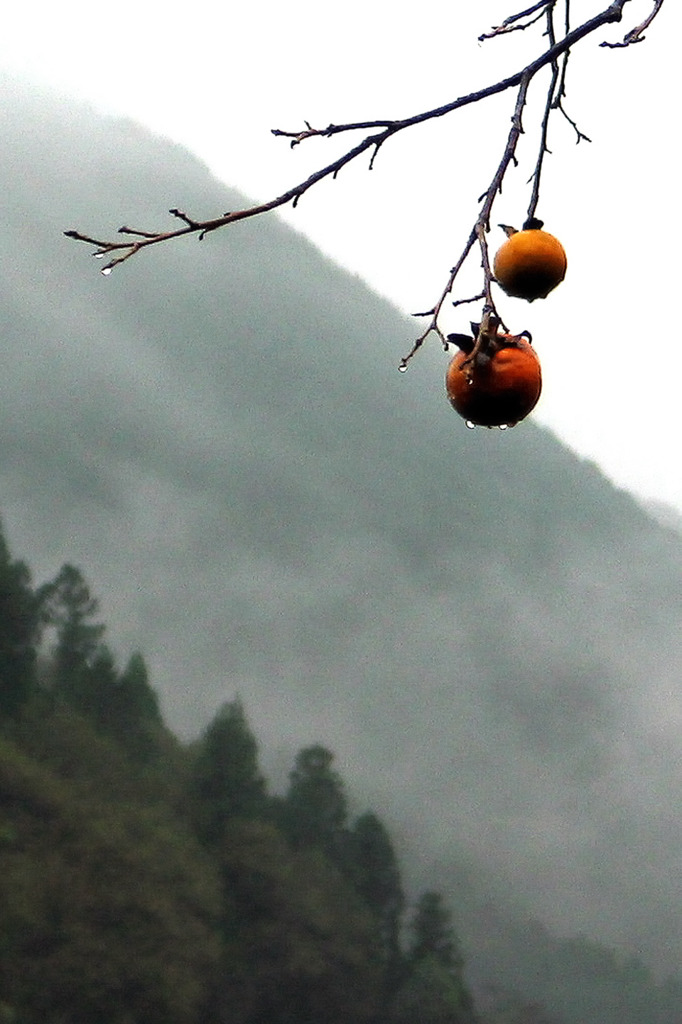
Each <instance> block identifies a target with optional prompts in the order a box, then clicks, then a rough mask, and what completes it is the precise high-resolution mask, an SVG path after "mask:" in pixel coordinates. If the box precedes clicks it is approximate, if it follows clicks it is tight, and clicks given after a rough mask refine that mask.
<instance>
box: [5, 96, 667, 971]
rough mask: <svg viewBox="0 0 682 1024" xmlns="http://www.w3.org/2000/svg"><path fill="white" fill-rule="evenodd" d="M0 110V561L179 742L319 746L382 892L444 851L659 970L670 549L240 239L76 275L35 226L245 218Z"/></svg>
mask: <svg viewBox="0 0 682 1024" xmlns="http://www.w3.org/2000/svg"><path fill="white" fill-rule="evenodd" d="M3 91H4V93H5V103H4V104H3V106H2V114H1V118H2V129H3V133H4V136H5V139H6V140H7V142H6V145H5V146H4V147H3V150H2V152H1V154H0V174H1V175H2V179H3V193H4V195H6V196H7V197H8V221H7V229H6V231H5V233H4V234H3V236H2V238H1V239H0V251H1V253H2V267H3V274H2V279H1V280H0V290H1V295H2V298H1V301H0V316H1V317H2V335H1V336H2V345H3V356H4V370H5V372H4V374H3V381H2V403H1V404H0V427H1V429H2V433H3V439H4V443H3V448H2V458H1V462H0V474H1V481H2V503H1V511H2V514H3V516H4V520H5V524H6V528H7V533H8V535H9V538H10V541H11V544H12V548H13V550H14V551H15V552H16V553H17V555H19V556H21V555H23V554H24V553H26V557H29V558H30V562H31V564H32V565H34V566H35V567H36V570H37V572H38V573H39V574H41V576H44V577H47V576H49V575H51V574H52V573H54V572H55V571H56V570H57V568H58V567H59V565H60V564H61V563H62V562H63V561H67V560H68V561H72V562H75V563H76V564H78V565H79V566H80V567H81V568H82V569H83V571H84V572H85V573H86V575H87V576H88V577H89V579H90V580H91V581H92V582H93V584H94V585H95V586H96V588H97V589H98V591H99V593H100V594H101V597H102V600H103V607H104V614H105V617H106V620H107V621H108V622H109V623H110V624H111V628H112V635H111V638H110V640H111V643H112V645H113V646H114V647H115V648H117V649H120V650H121V652H122V655H124V654H125V653H127V651H128V650H129V649H130V648H131V647H141V648H143V649H144V651H145V655H146V657H147V658H148V661H149V663H150V664H151V666H152V667H153V672H154V676H153V678H154V682H155V684H156V685H157V686H158V687H159V689H160V691H161V693H162V694H163V698H164V705H165V707H166V709H167V711H168V714H169V717H170V720H171V722H172V723H173V724H174V725H175V727H177V728H178V729H180V730H182V731H183V732H184V733H192V732H195V731H196V730H197V729H198V728H199V727H200V726H201V725H203V724H204V723H205V722H206V720H207V719H208V718H209V716H210V715H212V714H213V712H214V711H215V709H216V707H217V706H218V705H219V704H220V703H221V702H222V701H223V700H224V699H227V698H229V697H231V696H232V695H234V693H235V692H239V693H240V694H241V696H242V698H243V699H244V701H245V704H246V706H247V708H248V711H249V715H250V717H251V718H252V720H253V722H254V727H255V729H256V731H257V733H258V734H259V735H260V736H262V737H263V740H264V744H265V746H266V747H268V748H270V749H272V748H275V747H279V748H281V751H280V753H281V756H280V757H277V758H273V760H272V763H271V764H270V765H269V766H268V767H269V769H270V770H271V771H272V772H273V773H274V775H275V777H278V772H281V771H282V768H283V766H286V767H288V766H289V764H290V761H291V754H292V751H293V750H294V749H295V748H296V747H298V746H300V745H301V744H303V743H309V742H311V741H314V740H318V739H319V740H320V741H322V742H324V743H325V744H326V745H328V746H329V747H330V748H331V749H333V750H334V751H336V752H337V755H338V761H339V767H340V770H341V771H342V772H343V774H344V776H345V777H347V778H348V779H349V781H350V782H351V783H352V785H353V788H354V790H355V791H357V792H363V791H366V792H367V796H368V800H370V799H371V802H372V803H373V805H374V806H376V807H378V808H382V809H383V810H384V812H385V813H386V814H387V816H388V817H389V818H390V819H391V820H392V821H393V822H394V823H395V825H396V826H399V827H400V829H401V833H402V835H403V837H404V847H405V850H406V851H407V855H408V856H409V858H410V870H411V872H412V874H413V876H415V877H416V875H417V874H418V873H419V872H420V871H421V872H422V873H423V874H426V875H428V873H429V870H430V865H432V864H435V863H441V864H442V863H445V862H447V860H448V858H450V857H452V858H453V859H454V858H456V857H457V856H458V855H460V854H461V855H462V856H466V857H470V858H472V859H473V860H474V861H476V862H479V863H480V865H481V870H487V871H489V872H491V873H492V874H494V875H497V876H498V877H500V878H504V879H506V880H508V881H509V884H512V885H513V886H514V887H515V889H516V891H517V892H518V893H519V894H520V896H521V897H522V898H524V899H526V900H527V901H528V905H529V906H530V907H531V908H532V909H533V911H534V912H536V913H538V914H539V915H541V916H542V917H543V920H545V921H546V922H547V923H549V924H550V925H553V926H555V927H559V928H563V929H565V930H569V931H570V930H583V931H587V932H590V933H591V934H594V935H595V937H598V938H601V939H606V940H609V941H615V942H622V943H623V944H624V945H626V946H628V947H630V948H641V949H642V950H644V951H645V952H646V953H647V955H649V956H653V955H654V954H655V955H657V956H659V957H661V958H663V959H665V958H668V959H670V954H669V952H668V951H669V949H671V948H673V946H674V944H675V943H677V942H679V939H680V933H681V931H682V928H681V926H680V914H679V894H678V864H677V858H678V854H677V850H678V849H679V846H680V841H681V840H682V827H681V826H680V823H679V821H678V817H677V804H678V800H679V796H678V794H679V787H680V781H681V780H680V768H679V756H678V738H677V737H678V731H679V730H678V722H679V719H680V702H679V698H678V695H677V683H678V676H679V672H678V664H679V650H678V648H679V643H678V632H679V624H680V617H681V612H682V598H681V597H680V593H679V580H680V572H681V570H682V542H681V540H680V538H679V536H677V535H675V534H673V533H672V532H671V531H668V530H665V529H664V528H662V527H659V526H658V525H656V524H655V523H654V522H653V521H652V520H651V519H649V518H648V517H647V516H646V515H645V514H644V512H643V511H642V510H641V509H640V507H639V506H638V505H637V504H636V503H635V502H634V501H633V500H632V499H631V498H630V497H629V496H628V495H626V494H624V493H622V492H619V491H617V490H616V489H614V488H613V487H612V486H611V485H610V484H609V483H608V482H607V481H606V480H605V479H604V478H603V477H602V475H601V474H600V473H599V472H598V471H597V470H596V469H595V467H594V466H592V465H591V464H589V463H586V462H584V461H581V460H579V459H577V458H576V457H575V456H574V455H572V454H571V453H570V452H569V451H568V450H566V449H565V448H564V447H563V446H562V445H561V444H560V443H559V442H558V441H557V440H556V439H555V438H554V437H552V436H551V435H550V434H549V433H548V432H546V431H543V430H540V429H539V428H538V427H536V426H535V425H534V424H533V423H532V422H527V423H524V424H522V425H521V426H519V427H518V428H517V429H515V430H514V431H507V432H506V433H500V432H498V431H494V432H492V431H491V432H487V431H468V430H466V429H465V428H464V425H463V423H462V422H461V420H459V418H458V417H457V416H456V415H455V414H454V413H453V411H452V410H451V409H450V407H449V406H448V403H447V402H446V401H445V399H444V397H443V380H442V377H443V372H444V369H445V360H444V358H443V356H442V354H441V353H440V352H439V351H438V350H437V348H438V346H437V345H435V344H432V345H431V346H430V347H429V348H428V350H426V351H425V352H424V353H423V354H421V355H420V356H419V357H418V358H417V359H416V360H415V361H414V363H413V364H412V365H411V367H410V371H409V373H407V374H399V373H397V371H396V367H397V364H398V362H399V359H400V357H401V356H402V355H403V354H404V353H405V351H406V350H407V349H409V346H410V344H411V342H412V339H413V337H414V332H415V324H414V323H413V322H410V321H407V320H406V319H405V318H404V317H402V316H400V315H399V314H398V313H397V312H396V311H395V310H394V309H393V308H392V307H391V306H390V305H389V304H388V303H386V302H385V301H383V300H381V299H380V298H378V297H377V296H375V295H373V294H372V293H371V292H370V291H369V290H368V289H367V288H366V287H365V286H364V285H363V284H362V282H360V281H359V280H358V279H357V278H354V277H353V276H352V275H350V274H348V273H346V272H344V271H342V270H340V269H339V268H337V267H335V266H334V265H333V264H331V263H330V262H329V261H328V260H325V259H324V258H323V257H322V256H321V255H320V254H319V253H318V252H317V251H316V250H315V249H314V248H313V247H312V246H311V245H310V244H309V243H307V242H306V241H305V240H304V239H303V238H301V237H299V236H298V235H296V234H295V233H294V232H292V231H291V230H290V229H288V228H286V227H284V226H283V225H282V224H281V223H280V222H278V221H277V219H276V218H274V217H272V216H270V217H261V218H259V219H257V220H256V221H253V222H250V223H249V222H245V223H240V224H237V225H234V226H233V227H231V228H229V229H227V230H225V231H223V232H218V233H216V234H215V235H213V236H208V237H207V238H206V239H205V240H204V241H203V242H202V243H200V244H199V243H198V242H196V240H193V239H188V240H182V241H179V242H177V243H174V244H170V245H168V246H166V247H164V246H160V247H158V248H157V249H156V250H155V251H152V252H146V253H143V254H141V255H139V256H138V257H136V258H135V259H134V260H133V261H131V262H130V263H129V264H127V265H124V266H122V267H119V268H118V269H117V270H116V271H115V272H114V274H112V275H111V276H110V277H109V278H103V277H102V276H101V275H100V274H98V273H97V269H98V265H97V264H96V263H95V262H94V261H93V260H92V259H90V257H89V256H88V248H87V246H83V245H80V244H76V243H75V242H72V241H68V240H66V239H64V238H63V235H62V234H61V232H62V231H63V230H64V229H65V228H71V227H76V228H79V229H81V230H84V231H92V232H93V233H94V234H102V235H105V236H108V235H109V234H110V233H111V229H112V228H116V227H117V226H118V225H119V224H122V223H128V224H130V225H131V226H135V227H138V226H139V227H143V228H150V227H152V226H155V225H163V224H164V223H166V219H165V215H164V211H165V210H167V209H168V208H169V207H171V206H175V205H178V206H180V207H182V208H184V209H186V210H187V211H188V212H190V213H192V214H193V215H196V216H211V215H213V214H215V213H218V212H221V211H222V210H225V209H229V208H231V207H233V206H234V205H235V204H236V203H239V204H240V205H241V204H242V203H244V202H245V200H244V199H243V198H242V197H239V196H237V195H235V194H234V193H232V192H230V191H229V190H227V189H225V188H224V187H223V186H222V185H220V184H219V183H218V182H216V181H215V180H214V179H212V178H211V177H210V175H209V174H208V173H207V172H206V170H205V168H203V167H202V166H201V164H199V163H198V162H197V161H196V160H194V159H193V158H192V157H191V156H190V155H188V154H187V153H185V152H183V151H182V149H180V148H179V147H177V146H174V145H172V144H170V143H167V142H165V141H164V140H161V139H158V138H153V137H151V136H149V135H148V134H146V133H145V132H143V131H142V130H141V129H139V128H137V127H135V126H134V125H131V124H129V123H128V122H125V121H112V120H105V119H103V118H99V117H97V116H95V115H94V114H92V113H91V112H89V111H87V110H85V109H82V108H78V107H75V106H69V105H68V104H64V103H63V102H58V101H57V100H55V99H51V98H49V97H45V96H41V95H38V94H35V95H33V94H30V93H28V92H26V91H25V90H22V89H20V88H18V87H17V86H15V85H12V84H11V83H5V85H4V89H3ZM406 258H407V257H406ZM463 326H464V324H463ZM381 773H384V774H385V777H386V781H387V784H386V789H385V791H382V792H379V793H377V792H376V791H374V792H370V790H371V789H372V787H376V779H377V777H379V776H380V775H381ZM370 779H372V780H373V782H371V783H370V781H369V780H370ZM363 782H364V788H363Z"/></svg>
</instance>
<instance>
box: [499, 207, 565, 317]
mask: <svg viewBox="0 0 682 1024" xmlns="http://www.w3.org/2000/svg"><path fill="white" fill-rule="evenodd" d="M531 223H532V224H534V225H535V224H540V225H541V224H542V221H531ZM501 226H502V227H504V225H501ZM505 230H507V231H508V232H509V231H511V232H512V233H511V234H510V235H509V237H508V238H507V241H506V242H505V243H504V244H503V245H502V246H501V247H500V248H499V249H498V251H497V253H496V255H495V260H494V263H493V273H494V275H495V278H496V280H497V282H498V284H499V285H500V287H501V288H502V289H503V290H504V291H505V292H506V293H507V295H511V296H512V297H513V298H517V299H527V300H528V302H533V301H534V300H535V299H545V298H546V297H547V296H548V295H549V293H550V292H551V291H553V289H554V288H556V286H557V285H558V284H560V283H561V282H562V281H563V279H564V277H565V276H566V265H567V261H566V253H565V251H564V247H563V245H562V244H561V242H560V241H559V239H558V238H555V237H554V235H550V234H549V232H547V231H542V229H541V227H530V228H524V230H523V231H514V230H513V228H505Z"/></svg>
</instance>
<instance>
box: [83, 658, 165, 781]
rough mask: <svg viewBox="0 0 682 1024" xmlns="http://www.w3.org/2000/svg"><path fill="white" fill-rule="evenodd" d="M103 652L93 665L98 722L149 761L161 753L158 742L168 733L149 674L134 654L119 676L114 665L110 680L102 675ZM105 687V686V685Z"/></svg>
mask: <svg viewBox="0 0 682 1024" xmlns="http://www.w3.org/2000/svg"><path fill="white" fill-rule="evenodd" d="M102 658H103V652H102V651H100V653H99V654H98V656H97V658H96V659H95V662H94V664H93V666H92V671H91V677H92V680H93V684H94V686H95V688H96V690H97V692H99V693H100V694H101V697H102V700H101V705H100V707H99V708H98V714H97V723H98V726H99V728H100V730H101V731H102V732H103V733H105V734H106V735H109V736H111V737H113V738H114V739H115V740H116V741H117V742H118V743H120V744H121V746H122V747H123V748H124V749H125V750H126V751H127V752H128V753H129V754H130V756H131V757H133V758H136V759H137V760H140V761H147V760H149V759H150V758H151V757H153V756H155V754H156V753H158V745H159V744H158V741H159V738H160V735H161V734H162V733H163V732H164V726H163V720H162V718H161V711H160V709H159V700H158V697H157V695H156V693H155V691H154V689H153V688H152V686H151V685H150V683H149V673H148V672H147V666H146V664H145V661H144V658H143V657H142V655H141V654H140V653H139V652H136V653H134V654H133V655H131V657H130V660H129V661H128V664H127V665H126V667H125V669H124V670H123V672H122V673H121V675H120V676H119V675H118V674H117V673H116V671H115V669H114V668H113V665H112V667H111V670H110V671H109V672H108V673H107V675H106V677H104V678H103V677H102V676H101V675H100V672H98V665H99V664H101V662H102ZM102 684H104V685H102Z"/></svg>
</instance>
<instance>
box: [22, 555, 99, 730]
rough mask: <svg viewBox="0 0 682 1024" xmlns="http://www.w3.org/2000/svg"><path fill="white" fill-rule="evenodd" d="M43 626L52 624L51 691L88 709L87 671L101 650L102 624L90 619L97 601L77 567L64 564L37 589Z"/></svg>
mask: <svg viewBox="0 0 682 1024" xmlns="http://www.w3.org/2000/svg"><path fill="white" fill-rule="evenodd" d="M38 600H39V603H40V610H41V617H42V622H43V624H44V625H47V626H53V627H54V628H55V629H56V633H57V643H56V646H55V649H54V651H53V659H54V664H53V670H54V692H55V694H57V695H59V696H60V697H62V698H63V699H65V700H66V701H67V702H68V703H70V704H72V705H74V706H75V707H76V708H78V709H81V710H86V711H87V710H90V709H91V703H92V697H91V694H90V693H89V686H90V683H91V678H90V677H89V672H88V670H89V669H90V668H91V666H92V664H93V662H94V660H95V657H96V655H97V654H98V652H99V651H100V643H101V639H102V635H103V633H104V630H105V627H104V626H103V625H102V624H100V623H96V622H93V621H92V619H93V618H94V616H95V615H96V614H97V610H98V607H99V606H98V602H97V600H96V599H95V598H94V597H93V596H92V595H91V593H90V588H89V587H88V585H87V583H86V582H85V580H84V579H83V576H82V574H81V572H80V570H79V569H77V568H76V567H75V566H73V565H68V564H67V565H63V566H62V568H61V569H60V570H59V573H58V574H57V576H56V577H55V579H54V580H52V581H51V582H50V583H46V584H44V585H43V586H42V587H40V589H39V590H38Z"/></svg>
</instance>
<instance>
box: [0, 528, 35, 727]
mask: <svg viewBox="0 0 682 1024" xmlns="http://www.w3.org/2000/svg"><path fill="white" fill-rule="evenodd" d="M30 579H31V577H30V573H29V570H28V568H27V566H26V565H25V564H24V563H23V562H19V561H13V560H12V559H11V557H10V554H9V550H8V547H7V542H6V541H5V537H4V534H3V533H2V530H1V529H0V718H2V717H3V716H6V715H15V714H16V712H17V711H18V710H19V708H20V707H21V706H22V705H23V704H24V703H25V702H26V701H27V700H28V698H29V696H30V694H31V691H32V689H33V686H34V682H35V663H36V644H37V639H38V628H39V622H38V605H37V600H36V597H35V594H34V592H33V590H32V589H31V586H30Z"/></svg>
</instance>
